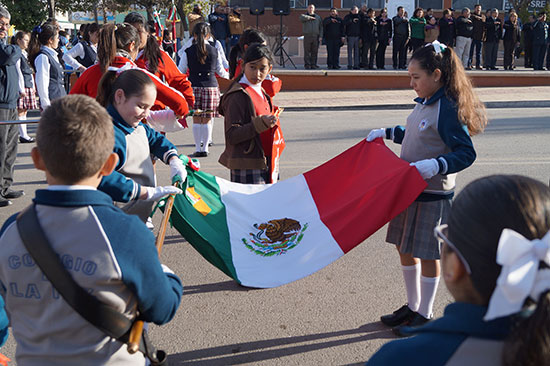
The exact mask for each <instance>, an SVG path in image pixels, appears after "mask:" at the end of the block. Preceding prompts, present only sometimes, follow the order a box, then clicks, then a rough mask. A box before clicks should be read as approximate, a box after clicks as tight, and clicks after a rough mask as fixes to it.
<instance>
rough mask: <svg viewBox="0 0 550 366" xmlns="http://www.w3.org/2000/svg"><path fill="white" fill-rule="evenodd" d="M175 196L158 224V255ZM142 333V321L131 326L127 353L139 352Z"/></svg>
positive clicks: (167, 202) (156, 243) (171, 197)
mask: <svg viewBox="0 0 550 366" xmlns="http://www.w3.org/2000/svg"><path fill="white" fill-rule="evenodd" d="M174 199H175V195H173V194H171V195H170V196H169V197H168V199H167V200H166V208H165V210H164V217H163V218H162V222H161V224H160V229H159V234H158V236H157V240H156V242H155V246H156V247H157V251H158V254H159V256H160V252H161V250H162V245H163V244H164V237H165V236H166V229H167V228H168V222H169V221H170V214H171V213H172V207H173V206H174ZM142 333H143V320H138V321H136V322H135V323H134V325H132V330H131V331H130V339H129V341H128V352H129V353H130V354H134V353H136V352H137V351H139V343H140V342H141V334H142Z"/></svg>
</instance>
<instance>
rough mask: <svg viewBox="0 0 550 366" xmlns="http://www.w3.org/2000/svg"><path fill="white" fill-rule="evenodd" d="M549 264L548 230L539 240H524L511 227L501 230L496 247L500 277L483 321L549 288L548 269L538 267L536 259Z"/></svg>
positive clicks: (513, 310) (508, 311)
mask: <svg viewBox="0 0 550 366" xmlns="http://www.w3.org/2000/svg"><path fill="white" fill-rule="evenodd" d="M540 261H543V262H545V263H546V264H549V265H550V232H548V233H547V234H546V235H545V236H544V237H543V238H542V239H535V240H528V239H526V238H524V237H523V236H522V235H521V234H518V233H517V232H515V231H514V230H511V229H504V230H503V231H502V234H501V235H500V240H499V242H498V249H497V263H498V264H500V265H501V266H502V270H501V272H500V276H499V277H498V280H497V285H496V288H495V291H494V292H493V295H492V296H491V300H490V301H489V309H488V310H487V313H486V314H485V317H484V320H492V319H495V318H499V317H502V316H506V315H510V314H514V313H517V312H519V311H520V310H521V308H522V307H523V303H524V301H525V299H527V298H528V297H531V298H532V299H533V300H535V301H537V300H538V298H539V296H540V294H541V293H543V292H544V291H546V290H548V289H550V270H548V269H542V270H539V262H540Z"/></svg>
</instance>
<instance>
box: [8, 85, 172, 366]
mask: <svg viewBox="0 0 550 366" xmlns="http://www.w3.org/2000/svg"><path fill="white" fill-rule="evenodd" d="M36 141H37V142H36V144H37V146H36V147H35V148H34V149H33V150H32V153H31V155H32V159H33V162H34V165H35V166H36V168H38V169H40V170H43V171H45V173H46V179H47V182H48V185H49V187H48V188H47V189H43V190H37V191H36V197H35V198H34V200H33V201H34V205H35V209H36V216H37V218H38V222H39V224H40V225H39V226H41V227H42V229H43V231H44V233H45V236H46V238H47V239H48V241H49V242H50V245H51V247H52V248H53V250H54V251H55V252H56V254H57V255H58V256H59V258H60V259H61V262H62V263H63V265H64V267H65V268H66V269H67V270H68V272H69V273H70V275H71V276H72V277H73V279H74V280H75V281H76V282H77V283H78V285H80V286H81V287H82V288H84V289H86V290H87V291H88V292H90V293H91V294H92V295H93V296H95V297H96V298H97V299H98V300H99V301H101V302H102V303H104V304H107V305H110V306H111V307H112V308H114V309H116V310H117V311H118V312H120V313H122V314H124V315H125V316H126V317H127V318H129V319H134V318H135V317H136V314H137V312H139V318H140V319H142V320H144V321H146V322H153V323H156V324H164V323H167V322H168V321H170V320H171V319H172V317H173V316H174V314H175V313H176V310H177V308H178V306H179V303H180V299H181V295H182V291H183V288H182V284H181V282H180V280H179V278H178V277H177V276H176V275H175V274H174V273H173V272H171V271H170V270H169V269H168V268H167V267H165V266H161V264H160V262H159V260H158V256H157V252H156V249H155V246H154V241H155V238H154V236H153V234H152V233H151V232H150V231H149V230H148V229H147V228H146V226H145V225H144V224H143V223H142V222H141V221H140V220H139V219H138V217H137V216H130V215H127V214H125V213H123V212H122V211H121V210H119V209H118V208H116V207H115V206H113V203H112V200H111V198H110V197H109V196H108V195H106V194H105V193H102V192H100V191H98V190H96V187H97V186H98V185H99V182H100V181H101V178H102V177H103V176H106V175H109V174H110V173H111V172H112V171H113V169H114V168H115V166H116V163H117V156H116V154H114V153H113V152H112V151H113V146H114V132H113V123H112V121H111V117H110V116H109V114H108V113H107V111H106V110H105V109H104V108H103V107H101V106H100V105H99V104H98V103H97V102H96V101H95V100H93V99H92V98H90V97H87V96H84V95H70V96H67V97H64V98H61V99H58V100H56V101H54V102H53V103H52V105H51V106H50V107H49V108H47V109H46V111H45V112H44V113H43V115H42V118H41V119H40V124H39V126H38V132H37V137H36ZM0 247H1V248H2V250H0V295H2V297H3V298H4V300H5V302H6V311H7V313H8V317H9V320H10V325H11V327H12V331H13V336H14V337H15V340H16V341H17V352H16V361H17V364H18V365H20V366H26V365H56V366H60V365H61V366H62V365H114V364H117V365H122V364H124V365H144V364H145V358H144V356H143V354H142V353H140V352H137V353H135V354H133V355H131V354H129V353H128V351H127V347H126V345H125V344H123V343H122V342H120V341H118V340H116V339H113V338H111V337H109V336H107V335H106V334H105V333H103V332H102V331H101V330H99V329H98V328H96V327H95V326H94V325H92V324H91V323H89V322H87V321H86V320H85V319H84V318H82V317H81V316H80V315H79V314H78V313H77V312H76V311H75V310H73V308H72V307H71V306H70V305H69V304H68V303H67V302H65V300H64V299H63V298H62V297H61V296H60V294H59V293H58V292H57V291H56V289H55V288H54V287H53V286H52V284H51V283H50V282H49V281H48V280H47V279H46V277H45V276H44V275H43V274H42V271H41V270H40V268H38V266H37V265H36V263H35V261H34V260H33V259H32V257H31V256H30V254H29V253H28V252H27V250H26V249H25V246H24V244H23V242H22V239H21V236H20V234H19V231H18V227H17V223H16V216H15V215H14V216H12V217H11V218H10V219H8V220H7V221H6V222H5V223H4V226H3V227H2V230H1V231H0Z"/></svg>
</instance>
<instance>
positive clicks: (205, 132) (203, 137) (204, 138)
mask: <svg viewBox="0 0 550 366" xmlns="http://www.w3.org/2000/svg"><path fill="white" fill-rule="evenodd" d="M208 125H209V123H205V124H203V125H201V126H202V132H201V141H202V142H203V144H202V150H201V151H206V152H208Z"/></svg>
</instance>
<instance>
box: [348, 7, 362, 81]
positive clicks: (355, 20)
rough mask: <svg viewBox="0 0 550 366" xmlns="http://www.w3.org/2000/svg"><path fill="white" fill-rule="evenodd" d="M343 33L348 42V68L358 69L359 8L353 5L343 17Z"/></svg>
mask: <svg viewBox="0 0 550 366" xmlns="http://www.w3.org/2000/svg"><path fill="white" fill-rule="evenodd" d="M344 33H345V34H346V39H347V43H348V70H351V69H352V68H353V69H354V70H359V36H360V34H361V15H359V8H358V7H357V6H353V7H352V8H351V11H350V12H349V14H348V15H346V16H345V17H344Z"/></svg>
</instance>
